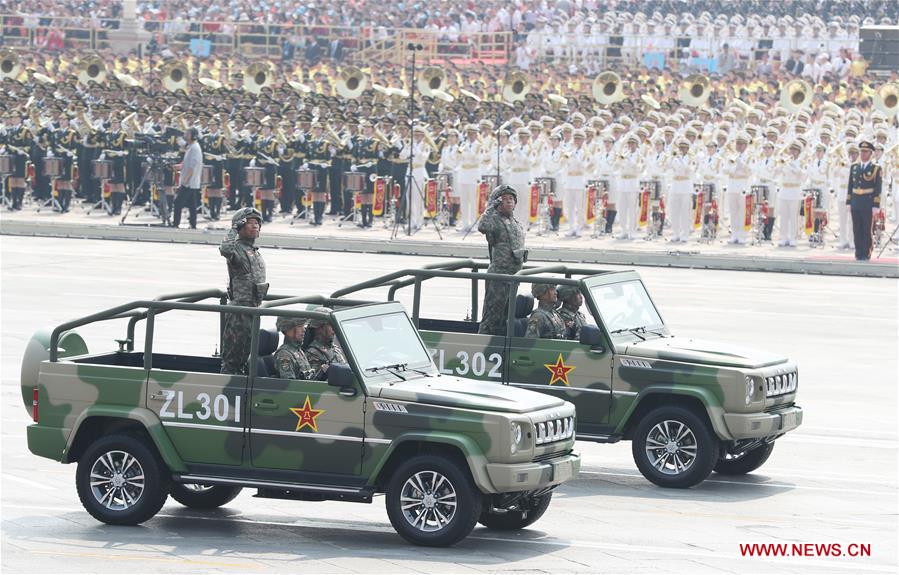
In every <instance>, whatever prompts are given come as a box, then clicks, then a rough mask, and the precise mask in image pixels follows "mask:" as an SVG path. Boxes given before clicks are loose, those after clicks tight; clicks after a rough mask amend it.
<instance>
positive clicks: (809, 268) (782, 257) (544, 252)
mask: <svg viewBox="0 0 899 575" xmlns="http://www.w3.org/2000/svg"><path fill="white" fill-rule="evenodd" d="M185 216H186V212H185ZM121 221H122V217H120V216H117V217H110V216H107V215H106V214H105V213H104V212H102V211H94V212H93V213H90V214H87V213H86V212H85V211H84V210H83V209H81V208H80V207H79V208H73V211H72V212H70V213H67V214H58V213H54V212H52V211H50V210H49V209H44V210H42V211H41V212H35V210H34V208H30V209H29V208H26V209H25V210H24V211H21V212H7V211H4V212H3V213H2V214H0V231H3V232H4V233H16V234H21V233H37V234H38V235H61V236H71V237H95V238H104V239H110V238H114V239H123V238H129V239H147V240H153V241H185V242H199V243H203V242H208V241H212V242H217V241H218V238H219V235H220V234H221V233H222V232H223V230H225V229H226V228H227V226H228V225H230V221H228V219H227V217H226V218H225V221H220V222H207V221H204V220H203V219H202V218H201V220H200V223H199V226H198V229H199V231H196V232H190V231H189V230H186V229H181V230H178V231H174V230H171V229H162V228H153V229H147V227H146V224H150V223H156V222H158V219H155V218H153V217H151V216H150V215H149V213H148V212H144V211H142V210H137V209H136V210H135V211H132V212H131V214H130V215H129V216H128V218H127V219H126V220H125V224H126V225H124V226H122V225H120V224H121ZM141 224H143V225H141ZM186 227H187V222H186V220H182V228H186ZM887 227H888V230H887V234H888V233H889V232H890V231H892V229H893V227H894V224H893V222H888V226H887ZM563 228H564V225H563ZM204 232H208V233H204ZM263 235H264V239H267V241H273V242H274V245H279V246H281V247H302V248H312V249H333V250H337V251H364V252H378V253H407V254H421V255H430V256H443V255H453V256H464V257H471V256H472V255H474V254H477V257H486V244H485V242H484V239H483V236H482V235H481V234H479V233H477V232H473V233H471V234H469V235H468V237H467V238H465V239H464V240H463V236H464V234H462V233H461V232H458V231H456V230H452V229H444V230H443V231H442V232H440V233H439V234H438V231H437V230H436V229H435V228H434V227H433V226H431V225H428V226H426V227H425V228H423V229H422V230H420V231H419V232H417V233H415V234H414V235H412V236H407V235H406V230H405V229H402V228H401V229H398V230H394V229H393V228H385V227H384V224H383V223H382V222H381V221H380V219H378V220H377V222H376V225H375V227H374V228H373V229H361V228H358V227H356V226H354V225H353V224H352V223H345V224H343V225H342V226H339V222H338V221H337V220H336V219H335V218H330V219H328V220H327V221H326V223H325V225H324V226H321V227H314V226H310V225H308V224H307V223H305V222H304V221H301V220H297V221H296V222H295V223H293V224H292V223H291V219H289V218H285V217H278V218H276V221H275V222H273V223H271V224H267V225H266V226H265V233H264V234H263ZM666 235H667V233H666ZM720 235H721V239H719V240H716V241H713V242H711V243H707V242H699V241H695V240H694V241H692V242H690V243H686V244H685V243H670V242H668V241H667V240H666V239H664V238H656V239H654V240H652V241H646V240H644V239H639V240H619V239H613V238H611V237H608V236H601V237H597V238H592V237H590V236H591V232H590V231H587V232H586V233H585V234H584V236H583V237H580V238H569V237H565V235H564V232H563V233H562V234H561V235H556V234H551V235H544V236H538V235H537V233H536V228H535V229H534V230H533V231H532V232H530V233H529V234H528V237H527V244H528V247H529V248H530V249H531V250H532V252H533V253H534V254H535V257H539V258H543V259H552V260H563V261H590V262H597V263H619V264H625V265H636V264H640V265H653V266H657V265H660V266H676V267H699V268H712V269H749V270H753V271H764V270H773V271H798V272H802V273H837V274H844V275H864V274H871V275H876V276H880V277H899V266H897V264H899V259H897V257H896V255H897V252H896V251H895V250H894V249H893V248H892V247H888V248H887V249H886V251H885V252H884V253H883V256H882V257H881V258H876V256H877V255H878V253H879V251H880V250H879V249H878V250H876V251H875V253H874V256H875V259H874V260H873V261H872V262H867V263H857V262H855V259H854V256H853V252H852V251H850V250H838V249H836V244H837V239H836V236H835V234H834V233H833V232H828V233H827V234H825V236H826V237H825V240H826V245H825V246H824V247H817V248H814V247H811V246H810V244H809V243H808V242H807V241H805V242H800V243H799V246H798V247H792V248H790V247H777V246H775V245H772V244H771V243H770V242H769V243H762V244H759V245H733V244H729V243H727V242H726V239H727V237H728V234H727V233H726V232H725V231H721V232H720ZM695 236H698V232H694V237H695ZM322 246H324V247H323V248H322Z"/></svg>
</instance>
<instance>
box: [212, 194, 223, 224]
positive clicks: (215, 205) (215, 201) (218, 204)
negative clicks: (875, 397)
mask: <svg viewBox="0 0 899 575" xmlns="http://www.w3.org/2000/svg"><path fill="white" fill-rule="evenodd" d="M221 213H222V198H210V199H209V215H210V216H212V219H213V221H218V219H219V215H220V214H221Z"/></svg>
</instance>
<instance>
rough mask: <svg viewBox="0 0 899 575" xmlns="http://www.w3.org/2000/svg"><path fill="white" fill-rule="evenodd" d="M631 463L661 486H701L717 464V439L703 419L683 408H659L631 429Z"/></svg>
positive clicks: (647, 477)
mask: <svg viewBox="0 0 899 575" xmlns="http://www.w3.org/2000/svg"><path fill="white" fill-rule="evenodd" d="M631 449H632V452H633V456H634V462H635V463H636V464H637V468H639V469H640V473H642V474H643V476H644V477H645V478H646V479H648V480H650V481H652V482H653V483H655V484H656V485H659V486H661V487H675V488H686V487H693V486H694V485H697V484H699V483H702V481H703V480H705V478H706V477H708V476H709V474H710V473H711V472H712V468H713V467H714V466H715V463H716V462H717V461H718V438H717V437H716V436H715V435H714V434H713V433H712V431H711V430H710V429H709V426H708V424H707V423H706V422H705V420H704V419H703V418H702V417H700V416H698V415H697V414H696V413H694V412H693V411H692V410H690V409H686V408H683V407H676V406H672V407H658V408H656V409H653V410H652V411H650V412H649V413H648V414H646V416H644V417H643V419H642V420H641V421H640V423H638V424H637V428H636V429H635V430H634V438H633V444H632V446H631Z"/></svg>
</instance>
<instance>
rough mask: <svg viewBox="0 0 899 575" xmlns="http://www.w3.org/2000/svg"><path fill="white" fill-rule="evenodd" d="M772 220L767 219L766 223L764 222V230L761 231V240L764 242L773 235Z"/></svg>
mask: <svg viewBox="0 0 899 575" xmlns="http://www.w3.org/2000/svg"><path fill="white" fill-rule="evenodd" d="M774 219H775V218H768V221H767V222H765V228H764V229H763V230H762V238H763V239H764V240H765V241H770V240H771V234H772V233H774Z"/></svg>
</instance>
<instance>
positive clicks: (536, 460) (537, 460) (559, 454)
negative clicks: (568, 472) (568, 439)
mask: <svg viewBox="0 0 899 575" xmlns="http://www.w3.org/2000/svg"><path fill="white" fill-rule="evenodd" d="M567 454H568V452H567V451H553V452H552V453H544V454H543V455H538V456H537V457H535V458H534V463H540V462H541V461H549V460H550V459H556V458H557V457H562V456H563V455H567Z"/></svg>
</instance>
